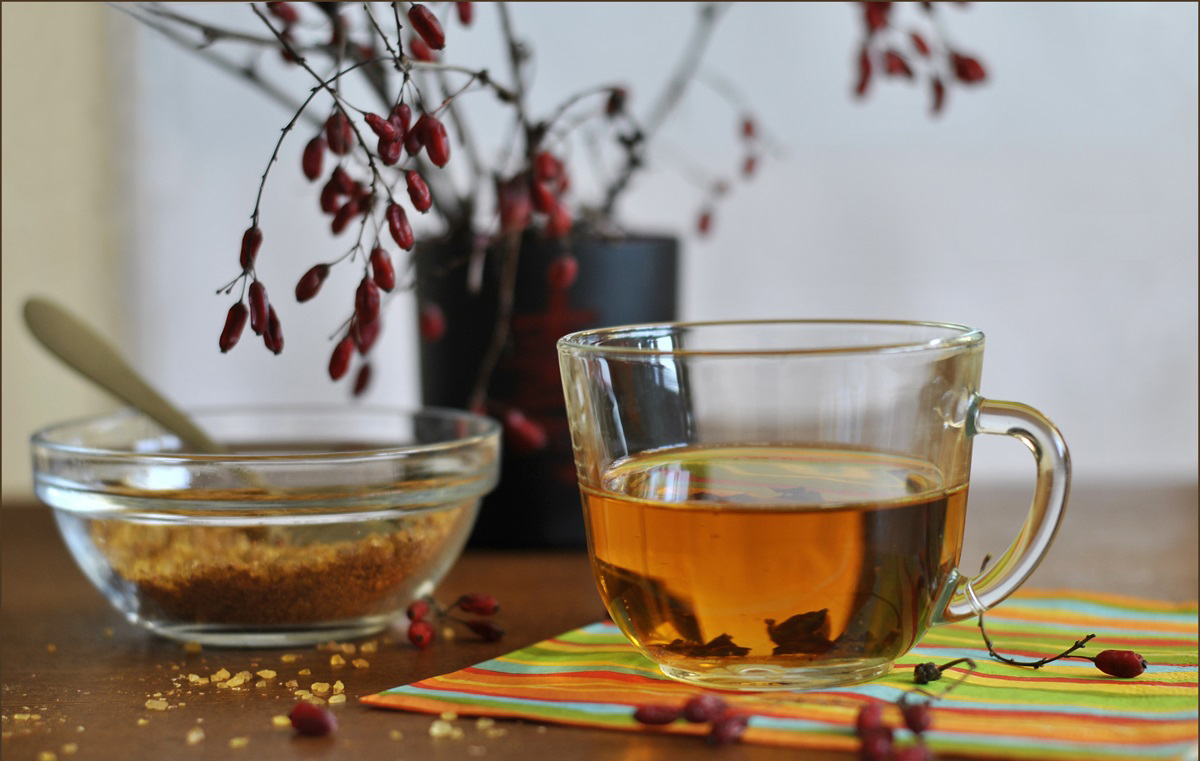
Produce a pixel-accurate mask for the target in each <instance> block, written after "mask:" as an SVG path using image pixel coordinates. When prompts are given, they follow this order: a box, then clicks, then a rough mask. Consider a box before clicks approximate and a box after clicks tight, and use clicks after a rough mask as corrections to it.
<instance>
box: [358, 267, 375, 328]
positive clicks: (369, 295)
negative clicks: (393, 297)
mask: <svg viewBox="0 0 1200 761" xmlns="http://www.w3.org/2000/svg"><path fill="white" fill-rule="evenodd" d="M354 316H355V317H357V318H358V320H359V321H360V322H363V323H368V322H375V319H376V318H377V317H379V286H377V285H375V281H374V280H372V279H371V278H370V277H364V278H363V279H362V282H361V283H359V284H358V290H357V291H355V293H354Z"/></svg>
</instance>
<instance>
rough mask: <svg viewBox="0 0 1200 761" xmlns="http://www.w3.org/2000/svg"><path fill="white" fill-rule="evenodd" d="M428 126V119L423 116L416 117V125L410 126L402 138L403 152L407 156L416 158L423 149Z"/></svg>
mask: <svg viewBox="0 0 1200 761" xmlns="http://www.w3.org/2000/svg"><path fill="white" fill-rule="evenodd" d="M428 126H429V118H428V117H427V116H426V115H425V114H421V115H420V116H418V117H417V123H416V124H414V125H413V126H412V129H410V130H409V131H408V134H407V135H406V136H405V137H404V150H406V151H408V155H409V156H416V155H417V154H418V153H420V152H421V149H422V148H424V147H425V130H426V128H427V127H428Z"/></svg>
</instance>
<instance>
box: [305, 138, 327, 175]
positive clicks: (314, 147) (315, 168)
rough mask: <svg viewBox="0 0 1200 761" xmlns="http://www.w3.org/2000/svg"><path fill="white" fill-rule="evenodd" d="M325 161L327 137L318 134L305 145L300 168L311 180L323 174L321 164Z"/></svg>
mask: <svg viewBox="0 0 1200 761" xmlns="http://www.w3.org/2000/svg"><path fill="white" fill-rule="evenodd" d="M324 161H325V138H324V137H322V136H321V135H317V136H316V137H314V138H313V139H312V140H309V141H308V145H306V146H304V155H303V156H302V157H301V159H300V168H301V169H303V170H304V176H305V177H307V178H308V179H309V180H310V181H312V180H316V179H317V178H318V177H320V176H321V164H322V163H323V162H324Z"/></svg>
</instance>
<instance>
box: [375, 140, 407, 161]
mask: <svg viewBox="0 0 1200 761" xmlns="http://www.w3.org/2000/svg"><path fill="white" fill-rule="evenodd" d="M403 151H404V144H403V143H401V142H400V141H399V140H384V139H383V138H382V137H381V138H379V146H378V148H377V149H376V153H378V154H379V160H380V161H382V162H383V163H384V164H386V165H387V166H395V165H396V164H399V163H400V154H401V153H402V152H403Z"/></svg>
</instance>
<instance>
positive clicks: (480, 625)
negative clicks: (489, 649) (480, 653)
mask: <svg viewBox="0 0 1200 761" xmlns="http://www.w3.org/2000/svg"><path fill="white" fill-rule="evenodd" d="M463 624H464V625H465V626H466V627H467V628H468V629H470V630H471V631H473V632H475V634H476V635H478V636H479V638H480V639H482V640H483V641H484V642H495V641H497V640H499V639H500V638H501V637H503V636H504V630H503V629H501V628H500V625H499V624H497V623H496V622H495V621H489V620H488V619H486V618H478V619H471V620H470V621H463Z"/></svg>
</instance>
